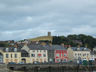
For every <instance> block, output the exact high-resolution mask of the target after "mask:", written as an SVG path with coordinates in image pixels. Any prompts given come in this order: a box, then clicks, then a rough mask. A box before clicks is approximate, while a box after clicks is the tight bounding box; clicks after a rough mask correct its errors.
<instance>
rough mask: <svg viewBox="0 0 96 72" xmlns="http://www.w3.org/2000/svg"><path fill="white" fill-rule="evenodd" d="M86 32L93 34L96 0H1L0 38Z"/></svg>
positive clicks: (95, 25) (95, 27) (17, 38)
mask: <svg viewBox="0 0 96 72" xmlns="http://www.w3.org/2000/svg"><path fill="white" fill-rule="evenodd" d="M47 32H51V33H52V35H53V36H60V35H64V36H67V35H69V34H87V35H92V36H94V37H96V0H0V40H22V39H28V38H34V37H38V36H45V35H47Z"/></svg>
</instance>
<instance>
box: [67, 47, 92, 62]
mask: <svg viewBox="0 0 96 72" xmlns="http://www.w3.org/2000/svg"><path fill="white" fill-rule="evenodd" d="M68 58H69V61H70V60H90V58H91V54H90V50H89V49H88V48H85V47H80V48H76V47H72V48H68Z"/></svg>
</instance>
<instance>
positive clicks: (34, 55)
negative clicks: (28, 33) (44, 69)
mask: <svg viewBox="0 0 96 72" xmlns="http://www.w3.org/2000/svg"><path fill="white" fill-rule="evenodd" d="M29 48H30V51H29V54H30V63H34V62H40V63H44V62H48V51H47V50H46V49H45V48H44V47H43V46H41V45H39V46H38V45H30V46H29Z"/></svg>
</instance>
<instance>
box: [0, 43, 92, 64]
mask: <svg viewBox="0 0 96 72" xmlns="http://www.w3.org/2000/svg"><path fill="white" fill-rule="evenodd" d="M90 59H93V56H92V55H91V50H90V49H88V48H86V47H68V48H66V47H64V46H63V45H40V44H24V45H22V46H21V47H8V48H3V47H1V48H0V63H6V64H8V63H9V62H15V63H21V62H23V63H36V62H39V63H48V62H49V63H52V62H53V63H54V62H55V63H59V62H69V61H76V60H90Z"/></svg>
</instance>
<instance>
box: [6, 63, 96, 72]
mask: <svg viewBox="0 0 96 72" xmlns="http://www.w3.org/2000/svg"><path fill="white" fill-rule="evenodd" d="M7 67H8V69H10V70H13V71H24V72H93V71H95V70H96V65H86V66H85V65H79V64H67V63H63V64H8V65H7Z"/></svg>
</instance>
